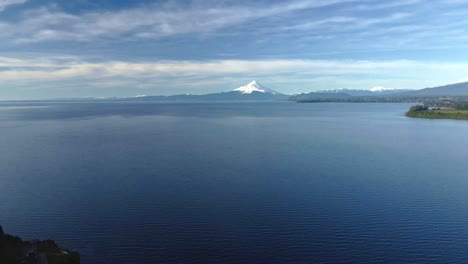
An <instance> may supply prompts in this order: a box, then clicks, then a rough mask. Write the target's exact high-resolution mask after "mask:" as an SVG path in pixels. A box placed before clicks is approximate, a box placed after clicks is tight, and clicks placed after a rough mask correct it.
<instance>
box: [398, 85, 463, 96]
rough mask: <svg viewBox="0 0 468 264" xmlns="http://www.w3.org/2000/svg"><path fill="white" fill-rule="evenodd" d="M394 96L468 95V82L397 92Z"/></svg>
mask: <svg viewBox="0 0 468 264" xmlns="http://www.w3.org/2000/svg"><path fill="white" fill-rule="evenodd" d="M390 96H393V97H406V98H410V97H413V98H414V97H468V82H463V83H455V84H449V85H444V86H438V87H432V88H425V89H421V90H412V91H407V92H401V93H395V94H392V95H390Z"/></svg>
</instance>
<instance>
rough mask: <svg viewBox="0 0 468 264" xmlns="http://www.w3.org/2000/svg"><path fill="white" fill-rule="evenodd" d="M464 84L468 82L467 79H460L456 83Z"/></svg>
mask: <svg viewBox="0 0 468 264" xmlns="http://www.w3.org/2000/svg"><path fill="white" fill-rule="evenodd" d="M464 82H468V77H467V78H461V79H459V80H458V81H457V83H464Z"/></svg>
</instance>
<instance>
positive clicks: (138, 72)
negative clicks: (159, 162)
mask: <svg viewBox="0 0 468 264" xmlns="http://www.w3.org/2000/svg"><path fill="white" fill-rule="evenodd" d="M0 67H1V68H2V70H0V84H2V86H3V87H8V86H15V85H20V84H21V85H24V86H31V87H34V86H37V85H38V84H41V83H42V84H47V83H49V84H50V83H57V82H59V83H74V84H79V85H82V86H83V87H95V88H112V87H127V88H130V89H132V88H141V89H146V88H154V87H156V86H172V87H186V88H187V87H192V88H197V87H198V88H200V87H201V86H212V87H215V86H218V87H225V86H227V84H228V83H238V82H239V81H241V80H242V81H243V80H249V79H253V78H260V79H261V80H278V81H280V82H282V83H286V84H291V83H295V82H302V85H303V86H304V85H307V84H313V83H321V84H322V87H320V88H329V87H323V86H324V85H330V84H332V85H338V84H339V85H343V86H344V87H347V88H361V89H362V87H369V83H371V82H370V81H369V80H372V82H376V83H379V84H382V85H385V86H387V87H396V88H421V87H424V86H426V85H436V84H437V85H438V84H444V83H443V81H445V79H444V80H439V82H440V83H434V81H437V80H438V79H437V78H435V79H433V80H432V83H428V82H427V81H426V80H425V76H427V75H429V76H437V75H438V73H440V72H450V73H451V74H453V75H456V74H460V73H462V72H466V71H468V63H443V62H442V63H441V62H418V61H409V60H391V61H366V60H296V59H292V60H211V61H152V62H126V61H103V62H92V61H82V60H80V59H78V58H73V57H68V58H67V57H57V58H46V59H41V58H39V59H18V58H4V57H3V58H1V57H0ZM439 75H440V74H439ZM444 77H447V78H449V77H451V76H449V75H444ZM402 80H411V83H412V84H415V83H418V82H419V83H420V84H419V85H418V86H416V87H401V85H399V82H401V81H402ZM346 82H347V83H346ZM366 82H367V83H366ZM407 83H410V81H408V82H407ZM357 85H363V86H361V87H356V86H357ZM314 87H315V86H314ZM272 88H274V87H272ZM341 88H343V87H341Z"/></svg>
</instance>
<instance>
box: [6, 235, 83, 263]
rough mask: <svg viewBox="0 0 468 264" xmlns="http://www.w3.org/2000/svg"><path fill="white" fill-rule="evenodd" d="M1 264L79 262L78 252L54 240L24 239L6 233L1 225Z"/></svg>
mask: <svg viewBox="0 0 468 264" xmlns="http://www.w3.org/2000/svg"><path fill="white" fill-rule="evenodd" d="M0 263H1V264H23V263H24V264H30V263H31V264H79V263H80V254H79V253H78V252H74V251H70V250H66V249H62V248H60V247H59V246H58V245H57V244H56V243H55V241H53V240H31V241H24V240H22V239H21V238H19V237H17V236H13V235H9V234H5V233H4V231H3V229H2V227H1V226H0Z"/></svg>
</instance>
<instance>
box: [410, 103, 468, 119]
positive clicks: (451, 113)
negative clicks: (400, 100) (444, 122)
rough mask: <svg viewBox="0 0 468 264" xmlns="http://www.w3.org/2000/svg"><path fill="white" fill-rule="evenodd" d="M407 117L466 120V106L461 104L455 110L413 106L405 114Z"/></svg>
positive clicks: (467, 115)
mask: <svg viewBox="0 0 468 264" xmlns="http://www.w3.org/2000/svg"><path fill="white" fill-rule="evenodd" d="M406 116H408V117H416V118H429V119H457V120H468V105H467V104H466V103H465V104H461V105H458V107H455V108H439V107H428V106H425V105H414V106H412V107H410V109H409V110H408V112H406Z"/></svg>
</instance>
